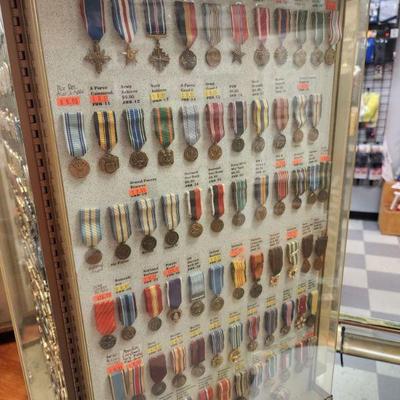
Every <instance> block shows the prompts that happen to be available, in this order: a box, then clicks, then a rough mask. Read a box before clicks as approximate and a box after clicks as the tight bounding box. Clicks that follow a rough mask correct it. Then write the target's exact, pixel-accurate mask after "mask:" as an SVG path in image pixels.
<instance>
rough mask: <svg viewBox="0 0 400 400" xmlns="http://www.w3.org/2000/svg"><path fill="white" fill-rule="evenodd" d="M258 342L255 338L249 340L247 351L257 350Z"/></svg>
mask: <svg viewBox="0 0 400 400" xmlns="http://www.w3.org/2000/svg"><path fill="white" fill-rule="evenodd" d="M257 347H258V343H257V341H256V340H250V342H249V343H247V350H248V351H255V350H257Z"/></svg>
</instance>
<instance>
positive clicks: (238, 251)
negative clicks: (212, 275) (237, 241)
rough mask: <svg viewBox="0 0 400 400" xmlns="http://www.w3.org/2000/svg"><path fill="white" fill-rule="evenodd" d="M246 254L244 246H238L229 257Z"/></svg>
mask: <svg viewBox="0 0 400 400" xmlns="http://www.w3.org/2000/svg"><path fill="white" fill-rule="evenodd" d="M244 252H245V248H244V246H237V247H234V248H233V249H232V250H231V252H230V253H229V255H230V256H231V257H237V256H240V255H241V254H243V253H244Z"/></svg>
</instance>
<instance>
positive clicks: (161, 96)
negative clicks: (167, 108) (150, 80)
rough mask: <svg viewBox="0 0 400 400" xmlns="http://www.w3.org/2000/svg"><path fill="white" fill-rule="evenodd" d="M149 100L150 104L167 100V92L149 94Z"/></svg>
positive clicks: (160, 91)
mask: <svg viewBox="0 0 400 400" xmlns="http://www.w3.org/2000/svg"><path fill="white" fill-rule="evenodd" d="M150 100H151V101H152V102H159V101H164V100H168V96H167V91H166V90H159V91H158V92H151V93H150Z"/></svg>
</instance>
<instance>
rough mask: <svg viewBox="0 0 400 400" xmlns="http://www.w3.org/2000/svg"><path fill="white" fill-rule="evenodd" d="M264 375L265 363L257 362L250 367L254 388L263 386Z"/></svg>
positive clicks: (251, 381) (251, 382)
mask: <svg viewBox="0 0 400 400" xmlns="http://www.w3.org/2000/svg"><path fill="white" fill-rule="evenodd" d="M263 376H264V365H263V363H262V362H261V361H259V362H256V363H255V364H253V365H252V366H251V368H250V385H251V387H252V388H253V389H257V388H258V387H260V386H261V384H262V382H263Z"/></svg>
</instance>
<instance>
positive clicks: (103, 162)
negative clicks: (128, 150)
mask: <svg viewBox="0 0 400 400" xmlns="http://www.w3.org/2000/svg"><path fill="white" fill-rule="evenodd" d="M99 167H100V169H101V170H102V171H103V172H106V173H107V174H113V173H114V172H115V171H116V170H117V169H118V168H119V158H118V157H117V156H114V155H113V154H111V153H106V154H104V155H103V156H102V157H101V158H100V160H99Z"/></svg>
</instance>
